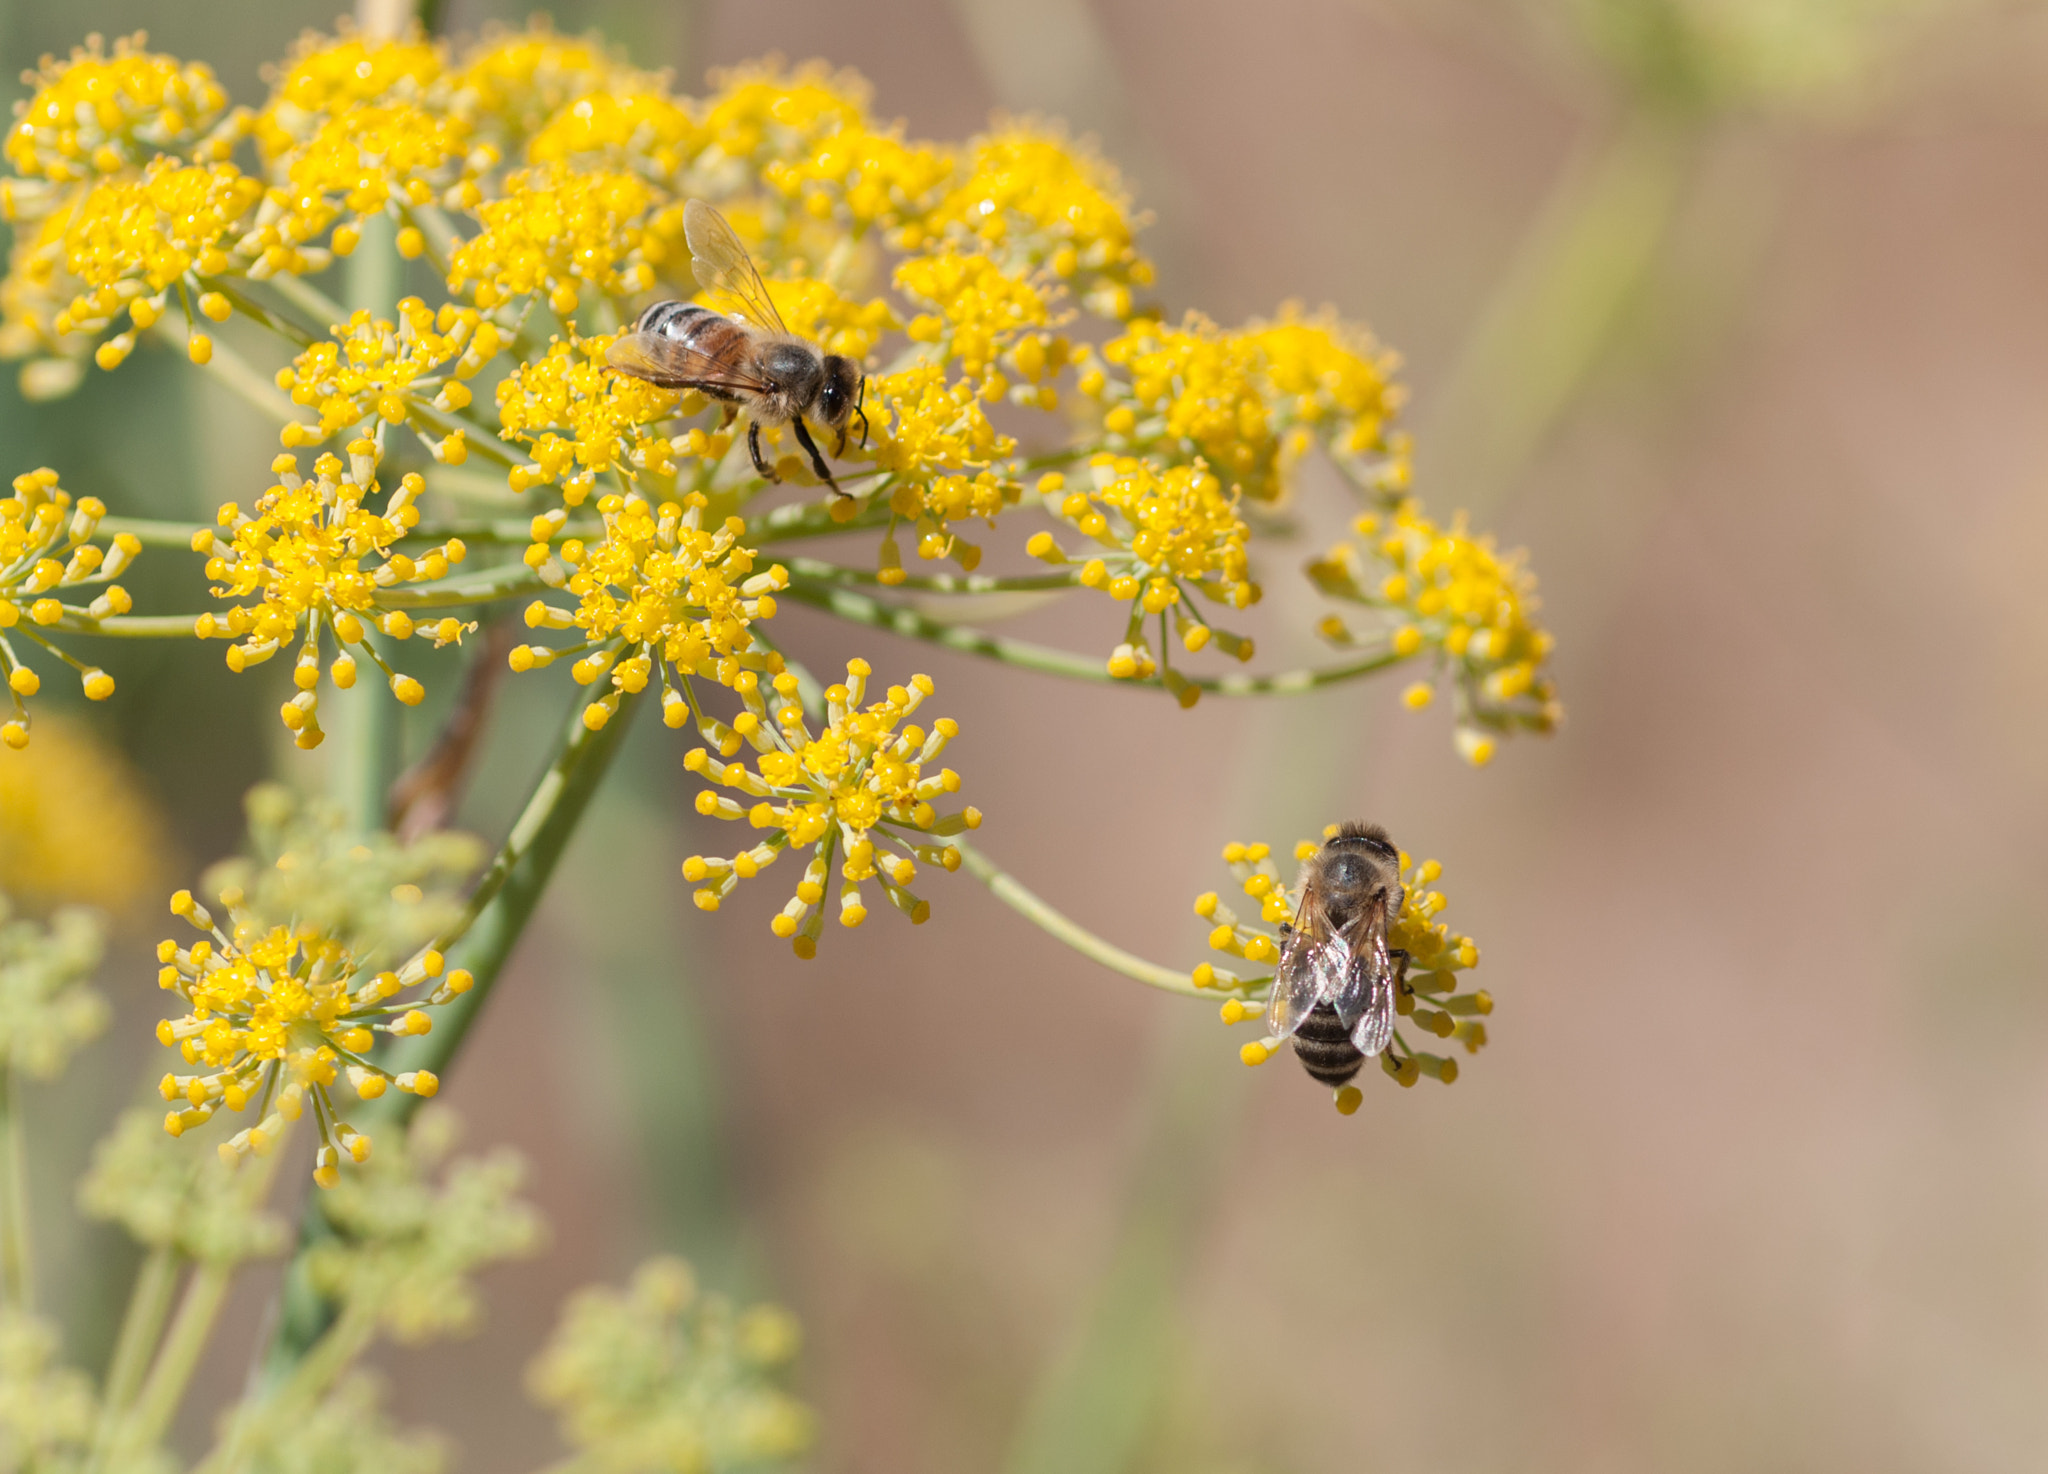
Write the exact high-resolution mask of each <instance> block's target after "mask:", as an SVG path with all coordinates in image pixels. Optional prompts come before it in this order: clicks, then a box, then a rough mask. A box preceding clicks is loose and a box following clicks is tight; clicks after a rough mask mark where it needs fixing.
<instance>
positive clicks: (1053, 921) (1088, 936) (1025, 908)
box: [954, 840, 1211, 998]
mask: <svg viewBox="0 0 2048 1474" xmlns="http://www.w3.org/2000/svg"><path fill="white" fill-rule="evenodd" d="M954 844H955V847H956V848H958V849H959V851H960V859H961V862H962V863H963V864H965V865H966V867H967V873H968V874H969V875H972V876H973V877H974V878H975V879H976V880H978V881H980V882H981V883H982V884H983V885H985V886H987V887H988V888H989V890H990V891H991V892H992V893H993V894H994V896H995V898H996V899H997V900H998V901H1001V902H1002V903H1003V904H1004V905H1005V906H1008V907H1009V908H1010V909H1011V910H1012V911H1015V912H1016V913H1017V914H1018V915H1019V916H1022V917H1023V918H1024V919H1025V920H1026V921H1029V922H1030V923H1031V924H1032V925H1034V926H1037V927H1039V928H1041V929H1043V930H1044V931H1047V932H1050V933H1051V934H1052V935H1053V936H1054V937H1055V938H1057V939H1058V940H1060V941H1062V942H1065V943H1066V944H1067V945H1068V946H1069V947H1072V948H1073V949H1074V950H1075V951H1076V952H1079V953H1080V954H1081V955H1082V956H1083V957H1086V958H1088V959H1089V960H1090V961H1091V962H1099V963H1101V964H1102V965H1103V966H1104V967H1106V968H1108V969H1109V970H1110V971H1112V972H1120V973H1122V974H1123V975H1124V976H1125V977H1127V978H1133V979H1135V980H1136V981H1138V982H1141V983H1143V984H1145V986H1146V987H1148V988H1159V989H1163V990H1164V991H1166V992H1168V993H1182V994H1185V995H1187V996H1188V997H1190V998H1206V997H1209V996H1211V995H1210V993H1209V992H1208V991H1207V990H1205V989H1202V988H1197V987H1196V986H1195V984H1194V980H1193V979H1192V978H1190V977H1189V976H1188V974H1186V973H1184V972H1176V971H1174V970H1173V969H1172V968H1170V967H1161V966H1160V965H1159V964H1158V963H1156V962H1147V961H1146V960H1145V959H1144V958H1142V957H1138V956H1135V955H1133V954H1132V953H1129V952H1126V951H1125V950H1124V949H1123V948H1121V947H1119V946H1117V945H1116V944H1115V943H1113V942H1105V941H1104V940H1103V939H1102V938H1101V937H1098V936H1097V935H1095V933H1094V932H1092V931H1089V930H1088V929H1087V928H1086V927H1084V926H1082V925H1081V924H1080V923H1078V922H1076V921H1073V920H1071V919H1069V918H1068V917H1066V916H1064V915H1062V914H1061V913H1060V912H1058V911H1055V910H1054V909H1053V908H1052V907H1051V906H1048V905H1047V904H1046V903H1045V902H1044V901H1041V900H1040V899H1039V898H1038V897H1037V896H1035V895H1033V894H1032V893H1031V892H1030V891H1028V890H1026V889H1025V888H1024V886H1023V884H1022V883H1021V882H1020V881H1018V879H1017V878H1016V877H1015V876H1013V875H1011V874H1009V873H1008V872H1007V871H1005V870H1002V869H1000V868H999V867H997V866H996V864H995V863H994V862H993V861H991V860H990V859H989V858H988V856H986V855H984V854H982V852H981V851H980V850H977V849H975V848H974V847H973V846H972V845H970V844H968V843H967V842H966V841H964V840H955V841H954Z"/></svg>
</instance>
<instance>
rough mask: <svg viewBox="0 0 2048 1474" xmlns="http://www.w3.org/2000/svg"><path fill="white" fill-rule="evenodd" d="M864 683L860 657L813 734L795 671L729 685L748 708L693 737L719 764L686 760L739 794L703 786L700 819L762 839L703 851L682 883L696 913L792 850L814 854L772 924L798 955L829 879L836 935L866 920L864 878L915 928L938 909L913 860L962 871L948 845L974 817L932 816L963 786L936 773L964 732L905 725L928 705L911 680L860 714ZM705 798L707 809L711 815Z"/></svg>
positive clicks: (947, 726)
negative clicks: (690, 886) (741, 827)
mask: <svg viewBox="0 0 2048 1474" xmlns="http://www.w3.org/2000/svg"><path fill="white" fill-rule="evenodd" d="M870 674H871V672H870V670H869V668H868V664H867V662H866V661H864V660H854V661H850V662H848V664H847V678H846V681H845V682H844V683H843V684H840V685H835V686H832V687H830V688H829V689H828V690H827V691H826V692H825V714H826V722H825V724H824V726H823V727H822V728H821V729H820V730H818V731H817V732H815V733H814V732H813V731H812V728H811V725H810V722H809V720H808V719H807V718H806V716H805V714H804V710H803V706H802V704H801V703H800V702H799V701H798V699H797V685H798V683H797V679H796V677H795V676H794V675H792V674H789V673H786V672H785V673H782V674H779V675H777V676H776V678H775V679H774V680H773V681H772V682H769V683H766V685H765V688H764V685H763V683H761V682H758V681H756V682H752V683H746V682H742V683H740V684H738V685H736V686H735V688H734V689H735V690H736V692H737V693H738V694H739V696H740V699H741V701H742V702H743V704H744V708H745V709H744V710H743V711H742V712H741V713H740V715H739V716H738V717H737V718H736V719H735V720H734V722H733V723H732V724H731V726H729V727H728V726H726V725H725V724H724V723H718V722H713V721H705V722H703V723H701V724H700V727H699V730H700V731H701V732H702V733H703V735H704V737H705V738H706V740H707V741H709V742H711V743H712V744H713V745H714V746H715V747H717V748H718V755H717V756H713V755H712V754H711V753H710V752H709V751H707V750H706V749H704V748H698V749H696V750H695V751H694V752H692V753H691V754H690V757H689V760H688V761H687V762H686V763H685V766H686V767H688V768H689V769H690V770H691V771H693V772H697V773H701V774H702V775H703V776H704V777H706V778H707V779H709V780H710V781H712V782H714V783H716V784H719V785H721V786H723V787H725V788H728V789H731V790H734V791H735V792H736V793H737V794H738V795H739V798H738V799H727V798H724V797H722V796H721V795H718V794H717V793H715V792H714V791H712V790H709V789H707V790H706V791H705V792H704V793H703V794H702V795H700V802H699V804H698V809H699V812H701V813H706V814H709V815H713V816H715V817H718V818H723V819H731V820H738V819H740V818H742V817H744V818H745V819H746V821H747V824H748V826H749V827H750V828H753V829H757V830H764V831H766V834H765V836H764V837H763V839H762V840H761V842H760V843H758V844H756V845H754V846H753V847H752V848H751V849H748V850H744V851H741V852H740V853H739V854H737V855H734V856H733V857H732V858H730V859H721V858H717V857H713V856H706V855H696V856H692V857H691V858H690V860H689V861H687V862H686V863H685V865H684V867H683V873H684V876H685V877H686V878H687V879H690V880H691V881H693V882H695V883H697V884H698V885H699V887H700V888H699V890H698V891H697V896H698V898H699V899H698V902H697V904H698V905H700V906H704V907H705V909H707V910H715V909H716V903H717V902H718V901H719V900H721V899H722V898H723V897H725V896H726V895H728V894H730V893H731V891H732V889H733V887H734V886H736V885H738V884H739V882H740V881H741V880H743V879H746V878H748V877H750V876H753V875H756V874H759V873H760V871H762V870H764V869H766V868H767V867H768V866H769V865H771V864H773V863H774V862H775V860H776V859H777V858H778V857H779V856H780V855H781V854H782V852H783V851H784V850H785V849H787V850H790V851H792V852H797V851H804V850H809V851H810V852H811V855H810V859H809V861H808V862H807V863H806V865H805V867H804V871H803V876H802V879H801V880H800V881H799V882H798V883H797V885H796V888H795V890H796V893H795V895H794V896H793V897H792V898H791V899H790V902H789V904H788V905H786V906H785V907H784V908H783V910H782V913H781V915H779V916H778V917H776V918H775V920H774V921H773V922H772V923H771V925H770V930H771V931H773V932H774V934H775V935H776V936H778V937H786V938H789V939H790V941H791V944H792V946H794V948H795V949H796V952H797V955H798V956H801V957H808V956H811V955H813V953H814V952H815V949H816V946H817V939H818V936H819V933H820V930H821V928H822V926H823V923H824V917H825V912H824V909H823V908H824V903H825V900H826V897H827V896H828V895H829V893H830V891H831V889H832V883H833V876H834V875H835V873H836V874H837V876H838V878H839V882H840V885H839V908H838V920H839V923H840V925H842V926H848V927H852V926H858V925H860V924H861V923H862V922H863V921H864V920H866V918H867V915H868V911H867V906H866V903H865V901H864V899H863V897H862V894H861V891H860V889H859V887H860V885H861V883H862V882H865V881H869V880H873V881H875V882H876V883H878V884H879V885H880V886H881V889H882V892H883V894H884V895H885V896H886V897H887V898H888V900H889V902H890V904H891V905H893V906H895V907H896V909H897V910H899V911H901V912H903V913H904V915H906V916H908V917H909V918H910V920H911V921H912V922H913V923H920V922H922V921H923V920H924V919H925V917H926V916H927V915H929V914H930V907H929V905H928V904H927V903H926V902H925V901H923V900H922V899H920V898H919V897H918V896H917V895H916V894H915V893H914V892H912V891H911V889H910V886H911V883H912V882H913V881H914V880H915V878H916V876H917V867H918V864H919V862H924V863H927V864H937V865H939V866H941V867H942V868H945V869H949V870H950V869H952V868H954V864H957V860H956V861H955V862H954V864H949V863H948V862H947V854H948V852H949V851H950V850H951V849H952V846H951V845H950V844H948V843H947V841H948V840H950V839H951V838H952V837H953V836H955V835H958V834H960V833H962V832H963V831H965V830H968V829H973V828H976V827H978V826H979V824H980V821H981V815H980V813H979V812H978V811H976V810H975V809H972V808H966V809H962V810H959V811H956V812H953V813H948V814H940V813H939V812H938V809H937V807H936V804H937V803H938V802H942V801H943V800H944V798H945V796H946V795H949V794H953V793H957V792H958V791H959V789H960V776H959V774H957V773H955V772H954V771H953V770H952V769H950V768H937V769H934V768H933V763H934V761H935V759H937V758H938V756H939V755H940V754H941V753H943V752H944V751H945V749H946V746H947V744H948V743H950V742H951V741H952V740H953V738H954V737H955V736H956V735H958V733H959V725H958V724H957V723H956V722H954V721H953V720H952V719H951V718H950V717H941V718H939V719H938V720H937V721H936V722H934V723H933V724H932V726H931V728H930V730H929V731H927V730H926V729H925V728H923V727H921V726H917V725H914V724H910V725H906V719H907V718H908V717H909V716H911V715H912V714H913V713H914V712H916V711H917V709H918V708H919V707H920V706H921V705H922V704H923V703H924V701H925V699H926V698H927V697H928V696H930V695H931V693H932V689H933V688H932V682H931V680H930V678H929V677H926V676H913V677H912V678H911V681H910V684H909V685H908V686H891V687H890V688H889V689H888V691H887V692H886V693H885V694H884V695H883V696H882V698H881V699H880V700H877V701H873V702H867V704H865V705H863V702H866V701H867V695H868V691H869V687H868V676H869V675H870ZM743 747H751V748H752V749H753V751H754V754H755V758H754V764H753V766H752V767H751V768H750V767H748V766H747V764H746V763H745V762H744V761H731V760H730V759H732V758H734V757H736V756H737V754H739V753H740V752H741V751H742V749H743ZM704 799H709V800H711V802H710V804H709V805H708V806H707V805H706V804H705V803H704V802H702V800H704Z"/></svg>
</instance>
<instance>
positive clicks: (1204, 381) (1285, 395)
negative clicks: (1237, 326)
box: [1077, 304, 1408, 502]
mask: <svg viewBox="0 0 2048 1474" xmlns="http://www.w3.org/2000/svg"><path fill="white" fill-rule="evenodd" d="M1394 367H1395V360H1394V359H1393V358H1392V356H1391V355H1388V354H1385V353H1381V352H1380V351H1378V350H1377V349H1376V348H1375V347H1374V346H1373V344H1372V343H1371V340H1370V338H1369V337H1367V335H1365V334H1364V333H1363V332H1362V331H1361V330H1357V329H1352V328H1349V327H1346V326H1345V325H1344V324H1343V323H1341V322H1339V321H1338V320H1337V319H1336V318H1335V317H1334V316H1332V315H1331V314H1328V313H1324V314H1321V315H1319V316H1317V317H1314V318H1304V317H1303V316H1302V315H1301V312H1300V310H1299V309H1298V308H1297V307H1295V306H1294V305H1292V304H1289V305H1288V306H1287V307H1286V308H1284V309H1283V310H1282V313H1281V316H1280V319H1279V321H1277V322H1273V323H1265V324H1259V323H1255V324H1253V325H1252V326H1251V327H1249V328H1246V329H1244V330H1243V331H1240V332H1226V331H1224V330H1223V329H1220V328H1218V327H1217V326H1216V325H1215V324H1214V323H1212V322H1210V321H1209V320H1208V319H1207V318H1204V317H1202V316H1201V315H1200V314H1199V313H1190V314H1188V316H1187V317H1186V319H1185V320H1184V321H1183V322H1182V324H1181V325H1180V326H1179V327H1167V326H1166V325H1164V324H1163V323H1160V322H1157V321H1154V320H1152V319H1150V318H1138V319H1136V320H1134V321H1133V322H1132V323H1131V324H1130V326H1129V328H1128V329H1127V330H1126V331H1125V332H1124V334H1123V335H1122V336H1121V337H1117V338H1114V339H1111V340H1110V341H1109V342H1108V343H1106V344H1104V345H1103V347H1102V350H1101V353H1100V357H1099V361H1095V362H1089V363H1085V364H1084V365H1083V366H1082V368H1081V372H1080V376H1079V378H1078V380H1077V384H1078V387H1079V389H1080V391H1081V392H1082V393H1083V394H1084V395H1086V396H1087V397H1088V398H1090V399H1092V400H1094V401H1095V402H1096V405H1097V406H1098V408H1099V409H1100V410H1101V413H1102V425H1103V430H1104V432H1105V433H1106V434H1107V435H1108V437H1109V440H1110V443H1111V444H1112V445H1115V446H1117V447H1119V448H1122V449H1126V450H1135V451H1140V452H1144V453H1150V454H1165V455H1170V456H1174V457H1177V458H1181V457H1193V456H1200V457H1202V458H1204V459H1206V460H1207V461H1208V462H1209V464H1210V465H1212V466H1214V467H1215V468H1216V469H1217V470H1218V471H1219V472H1220V473H1221V474H1223V475H1225V476H1227V477H1229V478H1230V480H1231V483H1232V485H1233V486H1235V487H1237V488H1238V489H1240V490H1242V491H1243V493H1244V494H1245V496H1246V497H1248V498H1250V499H1251V500H1253V501H1257V502H1274V501H1278V500H1280V499H1281V498H1282V497H1283V496H1284V495H1285V493H1286V491H1287V489H1288V487H1287V482H1288V478H1287V474H1286V473H1287V471H1288V468H1289V465H1290V463H1291V462H1292V461H1294V460H1296V459H1298V458H1299V457H1300V455H1301V454H1302V452H1303V451H1305V450H1306V449H1307V448H1308V446H1309V445H1311V444H1313V443H1316V442H1318V441H1320V442H1321V443H1322V444H1324V445H1326V446H1327V447H1328V448H1329V450H1330V452H1331V454H1332V455H1334V456H1335V457H1336V458H1337V459H1338V462H1339V464H1340V465H1341V466H1343V467H1344V468H1345V469H1346V470H1347V471H1348V472H1350V473H1351V475H1352V478H1353V480H1354V481H1356V482H1358V483H1359V484H1361V485H1363V486H1365V487H1367V488H1369V489H1372V490H1374V491H1381V490H1389V489H1391V490H1399V489H1400V488H1402V487H1404V486H1405V485H1406V484H1407V474H1408V472H1407V465H1408V462H1407V456H1408V444H1407V439H1406V437H1405V436H1404V435H1400V434H1397V433H1395V432H1394V431H1393V430H1392V429H1391V421H1392V417H1393V415H1394V414H1395V413H1396V412H1397V411H1398V409H1399V407H1400V404H1401V400H1402V395H1401V391H1400V389H1399V387H1398V386H1397V385H1395V384H1394V383H1393V380H1392V373H1393V369H1394Z"/></svg>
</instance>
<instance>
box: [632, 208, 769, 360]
mask: <svg viewBox="0 0 2048 1474" xmlns="http://www.w3.org/2000/svg"><path fill="white" fill-rule="evenodd" d="M683 239H685V240H686V241H688V242H689V243H690V270H691V274H692V275H694V276H695V277H696V278H697V285H698V286H699V287H701V288H703V290H704V291H705V292H707V293H709V294H711V295H712V296H714V297H724V298H727V299H729V300H730V301H731V302H732V303H734V304H735V305H736V306H737V307H738V308H739V311H738V312H737V313H733V314H728V315H730V316H735V317H738V318H740V319H741V320H742V321H743V322H744V323H745V324H746V325H748V326H750V327H752V328H754V329H756V330H757V331H761V332H768V333H775V334H779V335H781V336H784V337H787V336H789V329H788V327H786V326H785V325H784V324H783V321H782V314H781V313H779V312H777V311H776V310H775V299H774V298H773V297H771V296H769V295H768V285H767V283H766V282H764V281H762V280H761V273H760V270H759V269H758V268H757V267H756V266H755V265H754V258H753V257H752V256H749V255H748V254H747V248H746V247H745V246H743V245H741V244H740V238H739V237H738V236H736V235H734V234H733V231H732V227H731V226H730V225H728V224H726V222H725V217H724V216H723V215H721V214H719V213H718V211H716V210H714V209H712V208H711V206H709V205H707V204H705V203H704V202H703V201H702V200H691V201H690V202H689V203H688V204H686V205H684V206H683ZM604 361H605V362H606V363H607V364H608V365H610V366H611V367H612V368H615V369H617V370H619V372H621V373H625V374H631V375H632V376H633V377H634V378H636V379H646V380H648V381H649V382H650V383H655V384H659V385H661V386H662V387H664V388H668V389H709V390H712V391H714V392H717V391H723V392H726V393H729V394H741V395H746V394H766V393H769V392H770V391H772V390H773V389H774V387H775V386H774V385H773V384H770V383H769V382H768V381H767V380H765V379H762V378H760V377H759V376H758V375H756V374H754V373H753V372H751V371H750V368H749V366H748V365H747V364H745V363H731V362H728V361H725V360H723V359H718V358H713V357H712V356H711V355H710V354H708V353H703V352H700V351H699V350H697V349H695V348H691V347H689V346H688V345H686V344H683V343H679V342H677V341H676V340H675V339H673V338H670V337H666V336H664V335H663V334H660V333H645V332H637V331H636V332H630V333H621V334H620V335H619V336H618V338H617V339H616V340H615V341H614V342H613V343H612V346H611V347H610V348H608V349H607V350H606V351H605V355H604Z"/></svg>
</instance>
